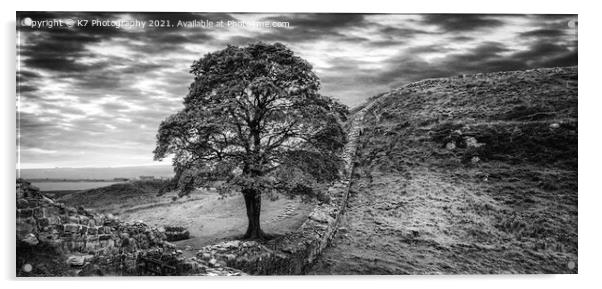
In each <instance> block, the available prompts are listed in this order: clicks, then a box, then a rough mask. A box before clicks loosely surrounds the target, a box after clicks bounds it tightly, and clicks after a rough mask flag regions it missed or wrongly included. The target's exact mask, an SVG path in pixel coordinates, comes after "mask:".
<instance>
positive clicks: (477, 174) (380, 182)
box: [313, 67, 577, 274]
mask: <svg viewBox="0 0 602 289" xmlns="http://www.w3.org/2000/svg"><path fill="white" fill-rule="evenodd" d="M371 101H372V102H374V104H373V106H372V108H371V109H370V110H369V112H368V113H367V114H366V117H365V124H364V126H365V128H364V130H363V134H362V136H361V140H360V149H359V154H358V159H357V162H358V165H357V167H356V174H355V180H354V183H353V186H352V190H353V192H354V194H353V196H352V198H351V203H350V208H349V210H348V213H347V221H346V222H345V225H344V226H345V227H344V228H343V230H341V233H339V234H338V235H337V238H336V239H335V242H334V247H333V248H332V249H330V250H329V251H327V252H326V254H325V255H324V257H323V258H322V259H321V261H320V262H318V264H317V265H316V266H315V267H314V271H313V272H314V273H316V274H323V273H340V274H353V273H367V274H438V273H464V274H466V273H575V272H577V266H576V264H577V68H576V67H570V68H555V69H537V70H530V71H516V72H502V73H490V74H482V75H473V76H459V77H454V78H445V79H432V80H425V81H421V82H417V83H413V84H410V85H407V86H404V87H402V88H399V89H396V90H393V91H391V92H389V93H386V94H382V95H379V96H376V97H374V98H372V99H371Z"/></svg>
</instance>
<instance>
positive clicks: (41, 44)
mask: <svg viewBox="0 0 602 289" xmlns="http://www.w3.org/2000/svg"><path fill="white" fill-rule="evenodd" d="M341 5H342V3H341ZM542 5H543V4H542ZM143 8H144V7H143V6H140V11H147V10H146V9H143ZM191 8H192V7H191ZM198 10H201V11H200V12H185V11H181V12H160V11H156V12H148V11H147V12H137V11H119V10H115V11H107V12H103V11H68V12H56V11H16V23H14V24H15V25H16V27H15V28H16V39H15V41H16V46H15V47H16V103H15V105H16V111H15V112H16V152H12V151H11V153H12V154H13V155H15V157H16V170H15V174H16V175H15V178H14V179H12V180H15V181H16V187H15V203H16V208H15V209H14V210H15V211H16V216H15V221H16V224H15V225H14V226H15V230H16V237H15V243H14V244H15V247H14V248H13V249H14V251H15V255H16V260H14V261H11V264H14V268H12V271H11V272H12V274H14V275H15V276H16V277H17V279H30V278H29V277H71V278H75V279H78V280H79V279H86V278H80V277H84V276H86V277H99V278H105V277H106V278H122V277H136V278H143V277H144V278H146V277H148V276H184V277H185V278H197V279H196V280H199V279H198V278H199V277H200V278H201V279H200V280H203V278H204V276H243V277H242V278H248V277H249V276H256V275H262V276H263V275H270V276H273V275H276V276H283V275H284V276H290V275H295V276H298V275H311V276H314V277H316V275H328V276H340V275H362V276H363V275H370V276H372V275H471V276H472V275H492V274H494V275H504V276H515V275H521V276H522V275H535V274H571V275H575V274H578V273H579V272H580V268H579V267H580V266H579V264H580V262H579V257H580V256H578V255H579V254H578V231H579V232H581V230H582V229H587V228H586V227H583V228H582V227H579V226H578V215H579V214H578V134H579V132H578V87H579V86H578V28H579V27H578V25H579V15H578V14H573V13H554V14H550V13H528V14H525V13H493V12H492V13H434V12H433V13H368V12H361V11H359V12H355V13H347V12H345V13H343V12H328V13H324V12H311V11H312V10H311V9H306V10H301V11H299V12H290V13H289V12H287V13H277V12H228V11H224V10H222V12H203V11H202V5H201V6H198V7H196V8H195V9H193V10H191V11H198ZM230 11H237V9H236V7H232V9H230ZM433 11H436V10H433ZM542 11H544V12H545V11H546V10H543V9H542ZM11 29H13V28H12V27H11ZM11 45H13V44H11ZM585 61H588V60H585ZM11 90H12V87H11ZM10 118H13V115H11V116H10ZM7 142H8V141H7ZM11 167H12V163H11ZM11 170H13V169H11ZM12 180H11V182H12ZM11 186H12V183H11ZM592 193H594V194H597V193H596V192H595V191H594V192H592ZM6 194H11V195H12V193H11V192H6ZM11 207H12V203H11ZM10 214H11V215H12V214H15V213H12V210H11V212H10ZM11 222H13V221H11ZM592 226H593V225H592ZM578 228H579V230H578ZM6 234H7V235H9V237H7V238H12V234H13V233H12V231H11V232H10V233H9V232H7V233H6ZM228 278H239V277H228ZM304 278H305V277H304ZM33 279H35V278H33ZM199 282H202V281H199Z"/></svg>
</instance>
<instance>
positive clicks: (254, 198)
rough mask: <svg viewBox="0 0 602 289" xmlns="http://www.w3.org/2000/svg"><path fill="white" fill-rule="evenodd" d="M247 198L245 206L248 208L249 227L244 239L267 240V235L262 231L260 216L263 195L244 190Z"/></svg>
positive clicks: (243, 192)
mask: <svg viewBox="0 0 602 289" xmlns="http://www.w3.org/2000/svg"><path fill="white" fill-rule="evenodd" d="M242 194H243V196H244V197H245V205H246V207H247V218H248V220H249V226H248V227H247V232H246V233H245V235H244V236H243V239H259V240H264V239H266V235H265V233H263V231H262V230H261V224H260V222H259V215H260V213H261V193H260V192H258V191H256V190H254V189H244V190H243V191H242Z"/></svg>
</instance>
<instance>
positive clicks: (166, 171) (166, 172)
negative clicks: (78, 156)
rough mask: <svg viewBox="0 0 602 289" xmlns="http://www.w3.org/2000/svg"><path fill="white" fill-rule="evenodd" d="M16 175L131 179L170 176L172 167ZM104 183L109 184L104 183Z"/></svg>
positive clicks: (38, 171)
mask: <svg viewBox="0 0 602 289" xmlns="http://www.w3.org/2000/svg"><path fill="white" fill-rule="evenodd" d="M19 173H20V174H19ZM17 176H18V177H21V178H24V179H66V180H83V179H86V180H113V179H114V178H128V179H132V178H138V177H140V176H154V177H156V178H160V177H172V176H173V169H172V167H171V166H170V165H158V166H131V167H97V168H94V167H89V168H42V169H21V170H20V172H19V170H17ZM104 185H109V184H106V183H105V184H104ZM40 189H42V188H40ZM42 190H43V189H42Z"/></svg>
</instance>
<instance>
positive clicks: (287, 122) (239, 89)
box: [154, 43, 348, 239]
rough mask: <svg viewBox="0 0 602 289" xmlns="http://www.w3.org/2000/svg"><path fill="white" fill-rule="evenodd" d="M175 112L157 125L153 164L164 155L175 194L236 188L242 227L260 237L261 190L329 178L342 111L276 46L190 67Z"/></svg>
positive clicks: (217, 56) (229, 52)
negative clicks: (240, 196)
mask: <svg viewBox="0 0 602 289" xmlns="http://www.w3.org/2000/svg"><path fill="white" fill-rule="evenodd" d="M191 73H192V74H193V75H194V82H193V83H192V84H191V85H190V88H189V93H188V95H187V96H186V97H185V98H184V109H183V110H181V111H180V112H178V113H176V114H174V115H172V116H170V117H168V118H167V119H166V120H164V121H163V122H162V123H161V125H160V126H159V131H158V133H157V147H156V149H155V150H154V155H155V159H156V160H161V159H164V158H165V157H167V156H168V155H173V165H174V170H175V172H176V176H175V177H174V179H173V182H174V184H175V185H176V186H177V188H179V189H180V192H181V194H187V193H188V192H190V191H192V190H194V189H195V188H196V187H199V186H203V185H209V184H212V185H213V186H216V184H219V185H217V187H218V189H219V191H220V192H232V191H237V192H241V193H242V194H243V196H244V200H245V204H246V211H247V217H248V220H249V224H248V229H247V231H246V233H245V235H244V238H253V239H264V238H266V235H265V234H264V232H263V231H262V229H261V226H260V222H259V219H260V211H261V195H262V193H270V194H271V193H274V192H284V193H292V194H295V193H296V194H307V193H311V192H312V187H313V185H315V184H318V183H321V182H329V181H333V180H335V179H336V178H337V177H338V175H339V174H338V170H339V168H340V165H341V160H340V158H339V157H338V156H337V155H338V152H339V151H340V150H341V148H342V147H343V146H344V144H345V142H346V136H345V133H344V131H343V128H342V122H344V121H345V118H346V115H347V113H348V110H347V107H346V106H344V105H342V104H340V103H338V102H336V101H335V100H333V99H331V98H329V97H325V96H322V95H320V94H319V93H318V90H319V86H320V83H319V80H318V77H317V76H316V75H315V74H314V72H312V67H311V65H310V64H309V63H308V62H306V61H305V60H303V59H302V58H300V57H298V56H295V55H294V53H293V52H292V51H291V50H289V49H288V48H287V47H285V46H284V45H282V44H279V43H276V44H273V45H271V44H265V43H255V44H251V45H248V46H246V47H237V46H228V47H227V48H225V49H223V50H221V51H217V52H213V53H209V54H207V55H205V56H204V57H203V58H201V59H200V60H198V61H195V62H194V63H193V65H192V67H191Z"/></svg>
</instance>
